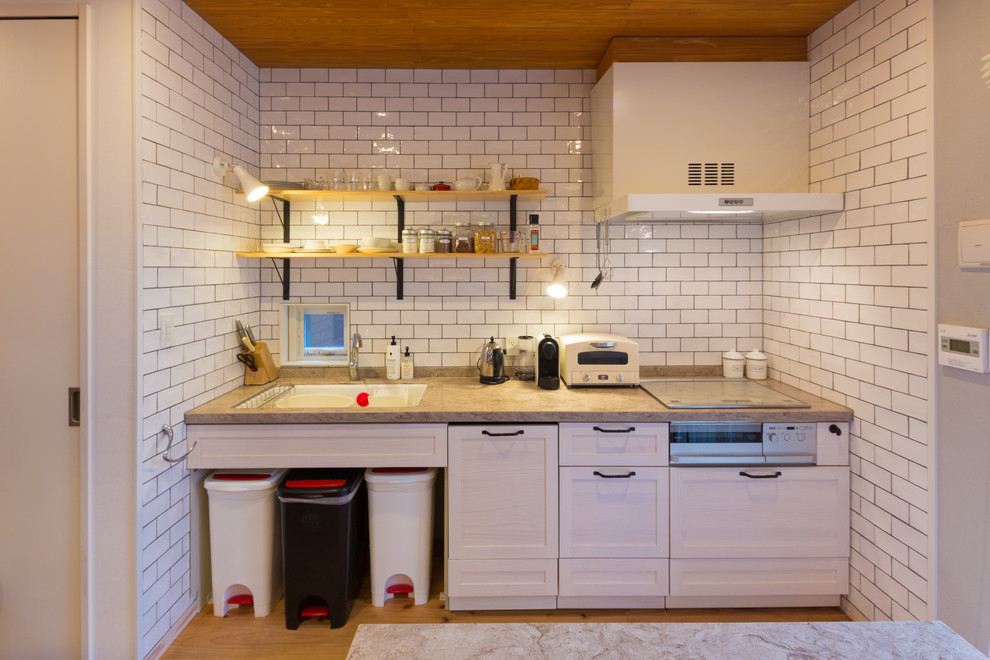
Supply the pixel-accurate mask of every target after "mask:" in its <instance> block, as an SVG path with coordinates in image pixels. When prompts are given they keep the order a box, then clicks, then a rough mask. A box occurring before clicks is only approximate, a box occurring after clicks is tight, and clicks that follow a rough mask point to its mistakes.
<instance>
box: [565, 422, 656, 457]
mask: <svg viewBox="0 0 990 660" xmlns="http://www.w3.org/2000/svg"><path fill="white" fill-rule="evenodd" d="M667 443H668V437H667V424H665V423H650V424H641V423H638V422H633V423H630V424H626V423H617V422H607V423H599V424H576V423H567V424H561V425H560V464H561V465H667V460H668V458H667V456H668V452H667Z"/></svg>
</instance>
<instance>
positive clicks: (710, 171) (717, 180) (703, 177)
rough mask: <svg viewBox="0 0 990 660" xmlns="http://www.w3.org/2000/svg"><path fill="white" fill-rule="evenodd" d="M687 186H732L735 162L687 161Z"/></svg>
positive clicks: (734, 178) (734, 181)
mask: <svg viewBox="0 0 990 660" xmlns="http://www.w3.org/2000/svg"><path fill="white" fill-rule="evenodd" d="M687 181H688V185H689V186H733V185H735V183H736V164H735V163H688V178H687Z"/></svg>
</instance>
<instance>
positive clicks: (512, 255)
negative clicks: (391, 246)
mask: <svg viewBox="0 0 990 660" xmlns="http://www.w3.org/2000/svg"><path fill="white" fill-rule="evenodd" d="M237 256H238V257H247V258H257V257H271V258H272V259H381V258H382V257H388V258H390V259H542V258H543V257H547V256H550V255H548V254H547V253H545V252H526V253H522V252H520V253H516V252H492V253H489V254H476V253H474V252H429V253H425V254H420V253H419V252H373V253H361V252H351V253H350V254H337V253H335V252H238V253H237Z"/></svg>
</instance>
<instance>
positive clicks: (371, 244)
mask: <svg viewBox="0 0 990 660" xmlns="http://www.w3.org/2000/svg"><path fill="white" fill-rule="evenodd" d="M361 247H363V248H375V249H379V250H380V249H383V248H389V247H392V241H391V239H388V238H378V237H377V236H369V237H368V238H362V239H361Z"/></svg>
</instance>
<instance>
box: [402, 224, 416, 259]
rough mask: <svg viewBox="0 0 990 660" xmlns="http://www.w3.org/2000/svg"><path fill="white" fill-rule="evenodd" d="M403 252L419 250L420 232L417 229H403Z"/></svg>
mask: <svg viewBox="0 0 990 660" xmlns="http://www.w3.org/2000/svg"><path fill="white" fill-rule="evenodd" d="M402 252H403V253H405V254H415V253H416V252H419V232H417V231H416V230H415V229H403V230H402Z"/></svg>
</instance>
